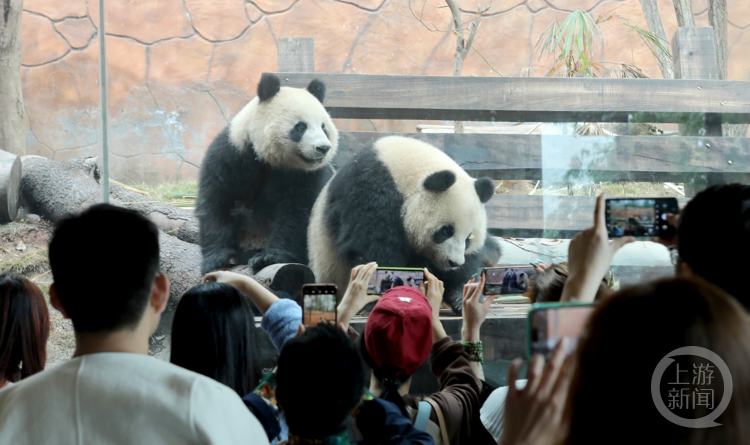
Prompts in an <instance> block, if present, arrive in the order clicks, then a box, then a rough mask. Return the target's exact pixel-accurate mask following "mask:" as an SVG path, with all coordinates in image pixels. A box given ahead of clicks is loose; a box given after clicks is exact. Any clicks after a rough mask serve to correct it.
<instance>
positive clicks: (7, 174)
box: [0, 150, 22, 223]
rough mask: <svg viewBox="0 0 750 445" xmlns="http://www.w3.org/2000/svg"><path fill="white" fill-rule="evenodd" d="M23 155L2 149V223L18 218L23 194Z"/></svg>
mask: <svg viewBox="0 0 750 445" xmlns="http://www.w3.org/2000/svg"><path fill="white" fill-rule="evenodd" d="M21 170H22V167H21V157H20V156H18V155H15V154H12V153H8V152H7V151H2V150H0V223H6V222H10V221H13V220H14V219H16V215H17V214H18V199H19V197H20V196H21V177H22V172H21Z"/></svg>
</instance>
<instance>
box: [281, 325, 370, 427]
mask: <svg viewBox="0 0 750 445" xmlns="http://www.w3.org/2000/svg"><path fill="white" fill-rule="evenodd" d="M363 385H364V373H363V366H362V359H361V358H360V356H359V354H358V352H357V347H356V346H355V345H354V343H353V342H352V341H351V340H350V339H349V337H348V336H347V335H346V334H345V333H344V332H342V331H341V329H339V328H338V327H336V326H334V325H330V324H326V323H321V324H319V325H317V326H314V327H309V328H307V330H305V333H304V334H303V335H301V336H299V337H296V338H293V339H291V340H289V341H288V342H287V343H286V345H285V346H284V348H283V349H282V350H281V355H280V356H279V364H278V370H277V372H276V399H277V400H278V402H279V406H280V407H281V409H282V410H283V411H284V413H285V415H286V419H287V423H288V424H289V432H290V433H292V434H294V435H296V436H299V437H302V438H305V439H311V440H318V439H324V438H326V437H328V436H330V435H332V434H334V433H336V431H337V430H339V428H341V426H342V425H343V423H344V421H345V420H346V418H347V416H349V415H350V414H351V412H352V410H353V409H354V407H356V406H357V404H358V403H359V401H360V400H361V399H362V393H363Z"/></svg>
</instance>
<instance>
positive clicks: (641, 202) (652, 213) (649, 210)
mask: <svg viewBox="0 0 750 445" xmlns="http://www.w3.org/2000/svg"><path fill="white" fill-rule="evenodd" d="M605 212H606V213H605V215H606V222H607V232H608V233H609V237H610V238H617V237H620V236H635V237H647V238H650V237H652V236H658V237H659V238H671V237H673V236H674V235H675V234H676V233H677V229H676V228H675V227H674V226H673V225H672V224H669V222H668V221H667V214H668V213H672V214H675V215H676V214H678V213H679V212H680V209H679V207H678V206H677V198H607V200H606V209H605Z"/></svg>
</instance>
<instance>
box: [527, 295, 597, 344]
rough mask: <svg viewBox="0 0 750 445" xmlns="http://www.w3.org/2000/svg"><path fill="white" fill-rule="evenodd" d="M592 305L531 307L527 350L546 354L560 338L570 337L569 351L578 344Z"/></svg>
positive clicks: (592, 308) (592, 307)
mask: <svg viewBox="0 0 750 445" xmlns="http://www.w3.org/2000/svg"><path fill="white" fill-rule="evenodd" d="M593 310H594V306H593V305H591V304H587V305H581V304H577V305H570V306H555V307H549V308H538V309H533V310H532V311H531V312H530V313H529V321H528V322H529V325H530V328H529V334H530V335H529V338H528V339H527V341H528V351H529V352H530V354H531V356H533V355H534V354H542V355H544V356H547V355H548V354H549V353H551V352H552V350H553V349H554V348H555V346H556V345H557V343H558V342H559V341H560V340H561V339H562V338H564V337H565V338H568V339H570V343H569V347H570V349H569V350H568V351H567V352H568V353H570V352H571V351H572V350H573V349H575V346H576V345H577V344H578V339H579V337H580V336H581V334H582V333H583V330H584V328H585V327H586V323H587V322H588V319H589V317H590V316H591V313H592V312H593Z"/></svg>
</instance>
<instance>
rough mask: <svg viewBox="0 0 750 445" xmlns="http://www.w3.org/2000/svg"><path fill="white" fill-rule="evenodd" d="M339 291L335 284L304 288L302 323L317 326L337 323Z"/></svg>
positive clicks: (307, 285) (306, 286)
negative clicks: (325, 322)
mask: <svg viewBox="0 0 750 445" xmlns="http://www.w3.org/2000/svg"><path fill="white" fill-rule="evenodd" d="M337 295H338V289H337V288H336V285H335V284H305V285H304V286H302V323H303V324H304V325H305V326H315V325H317V324H318V323H320V322H321V321H327V322H331V323H336V319H337V314H336V304H337V300H338V299H337V298H336V297H337Z"/></svg>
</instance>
